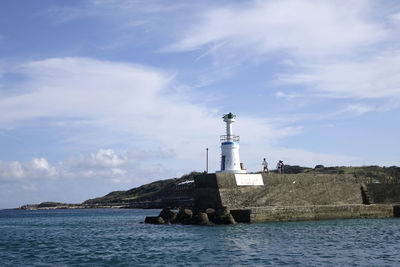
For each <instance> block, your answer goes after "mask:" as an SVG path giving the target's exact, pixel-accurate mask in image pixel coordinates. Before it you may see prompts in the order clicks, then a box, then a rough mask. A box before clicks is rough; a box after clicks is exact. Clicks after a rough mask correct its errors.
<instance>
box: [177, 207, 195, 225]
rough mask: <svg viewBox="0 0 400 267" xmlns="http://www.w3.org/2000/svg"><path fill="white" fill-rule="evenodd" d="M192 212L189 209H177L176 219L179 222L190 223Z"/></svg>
mask: <svg viewBox="0 0 400 267" xmlns="http://www.w3.org/2000/svg"><path fill="white" fill-rule="evenodd" d="M192 217H193V212H192V210H190V209H179V212H178V217H177V220H178V222H179V223H183V224H190V223H191V220H192Z"/></svg>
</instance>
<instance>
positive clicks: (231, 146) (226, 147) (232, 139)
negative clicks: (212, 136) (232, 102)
mask: <svg viewBox="0 0 400 267" xmlns="http://www.w3.org/2000/svg"><path fill="white" fill-rule="evenodd" d="M222 118H223V119H224V122H226V135H221V171H219V172H228V173H246V170H242V167H241V165H240V158H239V136H238V135H233V133H232V123H234V122H235V121H236V119H235V118H236V115H233V114H232V113H231V112H229V113H228V114H225V115H224V116H223V117H222Z"/></svg>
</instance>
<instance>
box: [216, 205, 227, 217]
mask: <svg viewBox="0 0 400 267" xmlns="http://www.w3.org/2000/svg"><path fill="white" fill-rule="evenodd" d="M228 214H230V210H229V209H228V208H227V207H222V208H219V209H217V210H216V211H215V215H216V216H219V217H221V216H224V215H228Z"/></svg>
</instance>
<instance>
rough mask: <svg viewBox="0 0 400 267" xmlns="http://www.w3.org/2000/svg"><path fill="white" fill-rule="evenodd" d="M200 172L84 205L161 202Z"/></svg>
mask: <svg viewBox="0 0 400 267" xmlns="http://www.w3.org/2000/svg"><path fill="white" fill-rule="evenodd" d="M198 174H200V173H199V172H191V173H190V174H187V175H184V176H182V177H181V178H171V179H165V180H159V181H155V182H152V183H150V184H145V185H142V186H139V187H136V188H132V189H130V190H127V191H114V192H111V193H109V194H107V195H105V196H103V197H98V198H93V199H89V200H86V201H85V202H83V204H88V205H92V204H105V203H132V202H146V201H152V202H154V201H160V200H162V199H164V198H166V197H170V196H173V195H175V194H176V192H175V191H176V190H175V189H176V186H177V185H178V184H179V183H181V182H185V181H189V180H193V179H194V176H196V175H198Z"/></svg>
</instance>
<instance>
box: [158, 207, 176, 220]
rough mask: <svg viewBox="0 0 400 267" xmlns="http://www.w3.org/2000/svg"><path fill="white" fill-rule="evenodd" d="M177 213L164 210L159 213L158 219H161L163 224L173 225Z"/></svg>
mask: <svg viewBox="0 0 400 267" xmlns="http://www.w3.org/2000/svg"><path fill="white" fill-rule="evenodd" d="M177 215H178V214H177V213H176V212H173V211H171V210H170V209H167V208H164V209H163V210H162V211H161V212H160V215H158V216H159V217H161V218H163V220H164V221H165V222H169V223H173V222H175V220H176V217H177Z"/></svg>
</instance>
